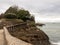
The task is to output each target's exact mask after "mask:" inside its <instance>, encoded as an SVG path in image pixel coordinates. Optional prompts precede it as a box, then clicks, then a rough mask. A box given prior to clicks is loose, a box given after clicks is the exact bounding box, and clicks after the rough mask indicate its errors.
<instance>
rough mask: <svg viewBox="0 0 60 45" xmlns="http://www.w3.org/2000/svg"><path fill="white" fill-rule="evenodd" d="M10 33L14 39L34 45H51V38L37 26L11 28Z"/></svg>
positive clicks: (23, 25) (25, 25)
mask: <svg viewBox="0 0 60 45" xmlns="http://www.w3.org/2000/svg"><path fill="white" fill-rule="evenodd" d="M11 28H12V29H11ZM8 31H9V32H10V34H11V35H13V36H14V37H17V38H19V39H21V40H23V41H26V42H28V43H31V44H33V45H50V42H49V37H48V36H47V35H46V34H45V33H44V32H43V31H42V30H40V29H38V28H37V27H36V26H31V25H27V24H24V23H23V24H20V25H16V26H12V27H9V28H8Z"/></svg>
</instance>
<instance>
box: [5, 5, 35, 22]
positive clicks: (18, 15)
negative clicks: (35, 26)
mask: <svg viewBox="0 0 60 45" xmlns="http://www.w3.org/2000/svg"><path fill="white" fill-rule="evenodd" d="M4 18H7V19H22V20H23V21H26V20H31V21H32V20H34V17H33V16H31V14H30V13H29V11H27V10H24V9H19V8H18V7H17V6H13V7H10V8H9V9H8V10H7V11H6V12H5V13H4Z"/></svg>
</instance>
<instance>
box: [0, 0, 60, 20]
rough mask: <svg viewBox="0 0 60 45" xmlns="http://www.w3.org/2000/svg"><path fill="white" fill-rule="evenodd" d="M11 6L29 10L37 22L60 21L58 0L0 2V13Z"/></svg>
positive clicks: (59, 2) (8, 0)
mask: <svg viewBox="0 0 60 45" xmlns="http://www.w3.org/2000/svg"><path fill="white" fill-rule="evenodd" d="M11 5H18V6H19V7H23V8H25V9H27V10H29V11H30V12H31V13H32V14H34V15H35V17H36V19H37V20H38V19H39V20H42V19H43V20H42V21H44V20H45V21H46V20H52V21H54V20H55V19H56V20H58V19H59V21H60V0H0V13H2V12H5V11H6V10H7V9H8V8H9V7H10V6H11ZM51 18H54V19H51Z"/></svg>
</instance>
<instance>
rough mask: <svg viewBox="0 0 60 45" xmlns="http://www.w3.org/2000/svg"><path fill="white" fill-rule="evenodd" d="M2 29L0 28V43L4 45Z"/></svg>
mask: <svg viewBox="0 0 60 45" xmlns="http://www.w3.org/2000/svg"><path fill="white" fill-rule="evenodd" d="M4 41H5V40H4V31H3V30H2V29H0V45H4V44H5V42H4Z"/></svg>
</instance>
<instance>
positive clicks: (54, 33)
mask: <svg viewBox="0 0 60 45" xmlns="http://www.w3.org/2000/svg"><path fill="white" fill-rule="evenodd" d="M38 28H40V29H41V30H43V31H44V32H45V33H46V34H47V35H48V36H49V39H50V42H51V43H53V44H56V45H60V23H45V25H44V26H42V27H38Z"/></svg>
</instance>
